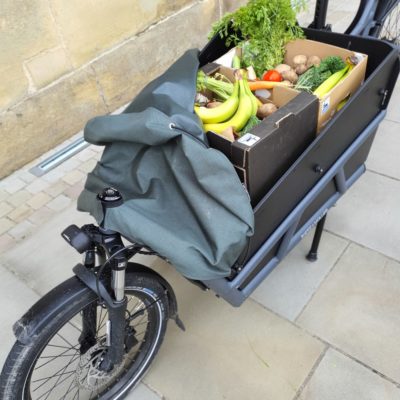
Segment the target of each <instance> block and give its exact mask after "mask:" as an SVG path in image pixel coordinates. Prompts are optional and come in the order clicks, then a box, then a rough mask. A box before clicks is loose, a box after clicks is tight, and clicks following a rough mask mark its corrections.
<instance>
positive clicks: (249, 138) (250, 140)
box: [238, 133, 260, 147]
mask: <svg viewBox="0 0 400 400" xmlns="http://www.w3.org/2000/svg"><path fill="white" fill-rule="evenodd" d="M259 140H260V138H259V137H258V136H256V135H252V134H251V133H246V134H245V135H243V136H242V137H241V138H240V139H238V142H239V143H242V144H244V145H246V146H249V147H251V146H253V145H254V144H256V143H257V142H258V141H259Z"/></svg>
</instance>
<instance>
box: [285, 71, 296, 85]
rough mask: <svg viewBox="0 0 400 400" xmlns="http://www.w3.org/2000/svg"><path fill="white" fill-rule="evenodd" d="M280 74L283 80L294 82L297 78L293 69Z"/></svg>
mask: <svg viewBox="0 0 400 400" xmlns="http://www.w3.org/2000/svg"><path fill="white" fill-rule="evenodd" d="M281 75H282V78H283V79H284V80H285V81H289V82H291V83H296V82H297V79H299V77H298V76H297V74H296V72H295V71H293V70H290V71H285V72H282V74H281Z"/></svg>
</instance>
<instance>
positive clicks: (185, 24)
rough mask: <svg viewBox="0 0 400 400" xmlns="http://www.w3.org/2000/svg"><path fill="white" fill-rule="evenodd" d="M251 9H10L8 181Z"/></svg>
mask: <svg viewBox="0 0 400 400" xmlns="http://www.w3.org/2000/svg"><path fill="white" fill-rule="evenodd" d="M243 3H245V1H243V0H239V1H232V0H197V1H194V0H174V1H168V0H113V1H108V0H85V1H81V0H68V1H66V0H30V1H26V0H2V2H1V5H0V33H1V41H0V54H1V56H0V76H1V79H2V82H1V84H0V178H2V177H4V176H6V175H8V174H10V173H11V172H12V171H14V170H16V169H18V168H19V167H21V166H22V165H24V164H26V163H28V162H29V161H31V160H33V159H35V158H36V157H38V156H40V155H41V154H42V153H44V152H45V151H47V150H49V149H51V148H53V147H54V146H56V145H57V144H59V143H60V142H62V141H64V140H65V139H67V138H68V137H70V136H71V135H73V134H74V133H76V132H78V131H79V130H81V129H82V127H83V126H84V124H85V122H86V121H87V120H88V119H89V118H91V117H93V116H95V115H99V114H104V113H107V112H111V111H113V110H115V109H117V108H118V107H120V106H121V105H123V104H125V103H127V102H128V101H129V100H130V99H132V97H133V96H134V95H135V94H136V93H137V92H138V91H139V90H140V89H141V88H142V87H143V86H144V85H145V84H146V83H147V82H148V81H149V80H151V79H152V78H154V77H156V76H157V75H159V74H160V73H161V72H162V71H164V70H165V69H166V68H167V67H168V66H169V65H170V64H171V63H172V62H173V61H174V60H175V59H176V58H177V57H178V56H179V55H180V54H182V53H183V52H184V51H185V50H186V49H188V48H192V47H201V46H202V45H203V44H204V43H205V41H206V37H207V33H208V32H209V29H210V26H211V24H212V23H213V22H214V21H216V20H217V19H218V18H219V17H220V16H221V15H222V14H223V13H225V12H227V11H231V10H233V9H235V8H236V7H238V6H240V5H242V4H243Z"/></svg>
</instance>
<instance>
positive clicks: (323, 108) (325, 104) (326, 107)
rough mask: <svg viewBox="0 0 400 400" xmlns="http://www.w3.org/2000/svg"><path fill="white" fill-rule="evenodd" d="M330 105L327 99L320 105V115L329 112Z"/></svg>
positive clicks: (328, 98)
mask: <svg viewBox="0 0 400 400" xmlns="http://www.w3.org/2000/svg"><path fill="white" fill-rule="evenodd" d="M330 103H331V98H330V97H327V98H326V99H325V100H324V101H323V102H322V105H321V114H325V113H326V112H327V111H328V110H329V105H330Z"/></svg>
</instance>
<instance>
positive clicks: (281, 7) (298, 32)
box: [210, 0, 305, 77]
mask: <svg viewBox="0 0 400 400" xmlns="http://www.w3.org/2000/svg"><path fill="white" fill-rule="evenodd" d="M296 3H297V6H296V7H294V8H292V4H291V1H290V0H250V1H249V2H248V4H247V5H246V6H244V7H241V8H239V9H238V10H237V11H235V12H233V13H228V14H226V15H225V16H224V17H222V19H221V20H220V21H218V22H217V23H216V24H214V26H213V28H212V31H211V33H210V37H212V36H214V35H215V34H216V33H219V34H220V35H221V37H222V38H225V39H226V45H227V46H228V47H231V46H232V45H235V46H237V45H240V47H241V48H242V63H243V65H244V66H246V67H248V66H251V65H252V66H253V67H254V70H255V71H256V74H257V76H259V77H260V76H261V75H262V74H263V72H264V71H265V70H267V69H273V67H274V66H275V65H277V64H280V63H282V60H283V56H284V52H285V50H284V46H285V44H286V43H287V42H289V41H291V40H294V39H297V38H302V37H304V34H303V31H302V29H301V28H300V27H299V26H298V25H297V22H296V11H298V10H299V9H300V8H301V7H302V6H304V3H305V1H303V0H301V1H297V2H296ZM230 27H231V31H229V28H230Z"/></svg>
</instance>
